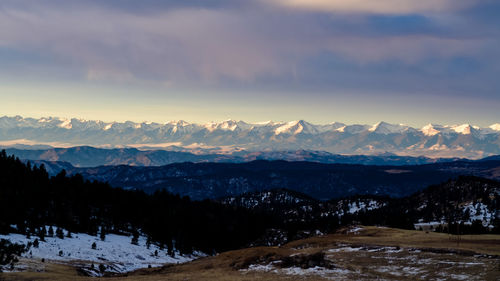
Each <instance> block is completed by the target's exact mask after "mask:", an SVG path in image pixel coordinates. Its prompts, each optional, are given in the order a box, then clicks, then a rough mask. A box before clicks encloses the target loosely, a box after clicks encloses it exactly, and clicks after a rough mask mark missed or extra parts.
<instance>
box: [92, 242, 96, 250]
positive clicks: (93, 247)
mask: <svg viewBox="0 0 500 281" xmlns="http://www.w3.org/2000/svg"><path fill="white" fill-rule="evenodd" d="M95 249H97V244H96V243H95V242H94V243H92V250H95Z"/></svg>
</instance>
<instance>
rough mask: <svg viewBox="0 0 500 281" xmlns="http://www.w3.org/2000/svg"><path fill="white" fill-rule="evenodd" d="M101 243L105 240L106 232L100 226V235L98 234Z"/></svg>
mask: <svg viewBox="0 0 500 281" xmlns="http://www.w3.org/2000/svg"><path fill="white" fill-rule="evenodd" d="M99 236H100V238H101V241H104V240H105V239H106V231H105V229H104V226H101V233H100V234H99Z"/></svg>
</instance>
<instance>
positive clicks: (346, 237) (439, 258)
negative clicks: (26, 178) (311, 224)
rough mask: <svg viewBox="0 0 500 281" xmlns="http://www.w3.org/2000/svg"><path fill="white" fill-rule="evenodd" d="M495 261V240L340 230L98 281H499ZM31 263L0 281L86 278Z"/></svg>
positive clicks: (499, 241) (498, 242)
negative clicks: (278, 245) (22, 270)
mask: <svg viewBox="0 0 500 281" xmlns="http://www.w3.org/2000/svg"><path fill="white" fill-rule="evenodd" d="M457 242H458V243H457ZM499 255H500V235H464V236H462V237H460V240H459V241H458V237H456V236H450V235H447V234H441V233H432V232H431V233H426V232H424V231H410V230H401V229H392V228H379V227H362V229H361V230H358V231H353V229H352V228H344V229H341V230H339V231H338V232H337V233H334V234H330V235H325V236H319V237H312V238H308V239H304V240H298V241H293V242H291V243H288V244H286V245H284V246H282V247H255V248H248V249H241V250H235V251H229V252H224V253H221V254H219V255H217V256H213V257H207V258H202V259H199V260H196V261H193V262H189V263H186V264H180V265H166V266H164V267H161V268H152V269H142V270H138V271H135V272H131V273H128V274H124V275H120V276H111V277H103V278H100V279H102V280H110V281H111V280H221V281H224V280H328V279H330V280H373V279H385V280H500V258H499ZM31 263H32V264H31V266H29V267H28V270H27V271H25V272H16V273H3V274H0V280H90V279H92V278H90V277H85V276H80V275H79V274H78V272H77V269H76V268H75V267H74V265H72V263H68V264H55V263H50V262H46V263H43V264H41V263H40V262H39V261H31ZM29 268H31V269H32V270H30V269H29ZM35 270H39V271H40V272H33V271H35ZM94 279H96V278H94Z"/></svg>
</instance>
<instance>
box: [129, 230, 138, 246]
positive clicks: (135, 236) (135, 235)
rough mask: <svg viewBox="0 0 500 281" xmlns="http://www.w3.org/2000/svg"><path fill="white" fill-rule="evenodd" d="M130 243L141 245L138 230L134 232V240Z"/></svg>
mask: <svg viewBox="0 0 500 281" xmlns="http://www.w3.org/2000/svg"><path fill="white" fill-rule="evenodd" d="M130 243H132V244H133V245H139V233H138V232H134V234H133V236H132V241H130Z"/></svg>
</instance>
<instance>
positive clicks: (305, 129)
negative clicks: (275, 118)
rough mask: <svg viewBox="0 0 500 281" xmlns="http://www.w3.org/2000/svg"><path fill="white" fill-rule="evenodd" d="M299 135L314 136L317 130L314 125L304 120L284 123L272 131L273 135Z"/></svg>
mask: <svg viewBox="0 0 500 281" xmlns="http://www.w3.org/2000/svg"><path fill="white" fill-rule="evenodd" d="M300 133H304V134H315V133H318V129H317V128H316V127H315V126H314V125H312V124H310V123H307V122H306V121H304V120H298V121H290V122H288V123H285V124H283V125H282V126H279V127H278V128H276V129H275V130H274V134H275V135H281V134H291V135H296V134H300Z"/></svg>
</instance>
